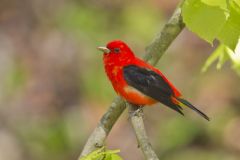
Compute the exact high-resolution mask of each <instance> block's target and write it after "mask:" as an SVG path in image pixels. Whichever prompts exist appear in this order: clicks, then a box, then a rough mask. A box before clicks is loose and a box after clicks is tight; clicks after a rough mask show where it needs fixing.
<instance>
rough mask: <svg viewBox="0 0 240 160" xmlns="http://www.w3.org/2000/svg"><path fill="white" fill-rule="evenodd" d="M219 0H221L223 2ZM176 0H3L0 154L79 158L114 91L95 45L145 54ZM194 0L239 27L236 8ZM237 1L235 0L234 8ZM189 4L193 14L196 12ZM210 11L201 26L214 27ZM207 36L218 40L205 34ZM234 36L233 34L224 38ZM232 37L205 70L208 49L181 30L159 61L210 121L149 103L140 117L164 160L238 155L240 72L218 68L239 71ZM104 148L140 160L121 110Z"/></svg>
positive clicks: (33, 159)
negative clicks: (124, 46)
mask: <svg viewBox="0 0 240 160" xmlns="http://www.w3.org/2000/svg"><path fill="white" fill-rule="evenodd" d="M188 2H190V0H189V1H188ZM219 2H221V4H223V5H221V6H219V5H218V4H219ZM234 2H238V1H234ZM177 3H178V1H164V0H159V1H155V0H151V1H137V0H134V1H104V0H101V1H96V0H89V1H84V0H80V1H77V0H70V1H66V0H61V1H59V0H53V1H48V0H34V1H31V0H25V1H18V0H10V1H9V0H3V1H2V2H1V6H0V26H1V27H0V77H1V78H0V105H1V106H0V159H1V160H2V159H3V160H5V159H7V160H40V159H44V160H53V159H57V160H65V159H76V158H77V157H78V156H79V153H80V151H81V150H82V147H83V145H84V143H85V141H86V139H87V136H88V135H89V134H90V132H91V131H92V129H93V128H94V127H95V126H96V123H97V122H98V120H99V118H100V116H101V115H102V114H103V113H104V111H105V108H106V107H107V106H108V105H109V104H110V103H111V100H112V98H113V97H114V96H115V93H114V91H113V89H112V87H111V84H110V82H109V81H108V80H107V78H106V76H105V74H104V69H103V65H102V55H101V53H99V52H98V51H97V50H96V47H97V46H102V45H105V44H106V43H107V42H108V41H110V40H112V39H122V40H124V41H126V42H127V43H128V44H129V46H131V48H132V49H133V51H134V52H136V54H137V55H138V56H142V53H143V52H144V49H145V46H146V45H147V44H148V43H150V41H151V40H152V38H153V37H154V35H155V34H156V33H157V32H158V31H159V30H160V28H161V26H162V24H164V23H165V21H167V20H168V18H169V15H171V13H172V11H173V9H174V8H175V7H176V4H177ZM196 3H197V2H196ZM199 3H202V4H201V5H200V6H195V7H201V6H205V8H204V9H207V10H208V9H209V8H214V9H215V10H217V13H220V14H219V15H222V16H223V17H217V18H216V17H215V18H214V19H215V20H216V21H217V20H218V19H221V18H223V19H224V21H225V22H226V23H225V24H224V25H226V28H227V27H231V24H233V26H235V23H232V22H233V21H235V19H236V18H235V16H234V15H235V14H231V13H229V10H228V11H226V12H227V13H226V14H228V15H229V16H226V14H224V15H223V14H222V10H224V13H225V10H226V8H227V9H228V6H227V5H225V1H224V0H221V1H220V0H219V1H218V0H211V1H206V0H201V1H200V2H199ZM237 4H238V3H234V4H232V5H231V6H232V7H235V9H236V6H237ZM206 5H207V6H206ZM185 7H186V6H185ZM219 8H220V9H219ZM198 9H199V11H202V9H201V8H198ZM235 9H234V11H235ZM219 10H220V11H219ZM194 11H195V10H192V11H191V12H193V13H192V14H193V15H195V12H194ZM231 11H233V10H230V12H231ZM236 11H237V10H236ZM234 13H235V12H234ZM204 15H205V14H204ZM231 15H233V16H231ZM196 16H197V14H196ZM205 16H206V15H205ZM230 17H232V19H234V20H233V21H232V20H231V19H230ZM189 18H191V17H189ZM210 18H211V17H208V20H209V21H207V22H206V21H205V20H204V21H203V23H201V25H206V24H207V23H209V24H212V23H211V22H214V21H211V19H210ZM196 20H197V19H196ZM228 23H229V24H228ZM215 24H217V23H215ZM193 25H194V23H193ZM213 25H214V24H213ZM199 26H200V24H199ZM219 26H222V24H219ZM196 27H197V26H196ZM217 27H218V26H217ZM209 29H212V28H211V27H210V28H209ZM216 30H217V29H216ZM201 33H203V34H204V33H208V32H205V31H201ZM222 33H225V32H222ZM234 33H235V32H234ZM236 33H238V31H236ZM236 35H237V34H236ZM204 36H206V37H207V36H211V37H210V38H216V35H215V37H214V35H211V34H206V35H205V34H204ZM200 37H201V36H200ZM206 37H204V38H205V39H206ZM231 37H233V38H234V37H235V35H234V36H230V37H227V38H231ZM207 38H209V37H207ZM217 39H218V37H217ZM208 40H209V39H208ZM211 40H212V39H211ZM219 40H221V39H219ZM230 40H231V41H230ZM230 40H229V39H226V41H227V42H229V44H228V43H225V41H223V40H222V41H221V42H222V43H223V44H221V45H220V46H219V47H218V48H217V49H216V50H215V51H214V52H213V54H212V55H211V56H210V57H209V59H208V60H207V62H206V64H205V67H204V69H205V70H206V69H208V72H205V74H200V73H199V72H198V71H199V70H200V68H201V66H202V64H203V63H204V60H205V59H206V57H207V56H208V54H209V53H211V52H212V50H213V49H211V47H210V46H209V45H207V44H206V43H204V42H202V41H200V40H199V39H197V38H196V36H193V35H192V34H191V33H190V32H188V31H184V32H183V33H181V34H180V35H179V37H178V38H177V39H176V40H175V41H174V43H173V44H172V45H171V47H170V48H169V50H168V53H167V54H165V55H164V56H163V58H162V59H161V61H160V63H159V64H158V67H159V68H161V70H162V72H163V73H164V74H166V76H167V77H168V78H169V79H170V80H171V81H173V83H174V84H176V86H177V87H178V88H180V89H181V90H184V91H185V92H184V93H183V94H184V95H185V97H186V98H189V100H191V101H192V102H193V103H194V104H196V105H197V106H198V105H199V106H200V107H199V108H200V109H201V110H203V111H204V112H206V113H207V114H208V115H209V116H210V117H211V121H210V122H209V123H206V122H204V121H201V118H199V117H198V116H196V115H195V114H194V113H193V114H192V116H191V115H189V114H191V112H189V114H186V117H179V116H178V115H176V114H175V113H174V112H171V111H169V110H167V109H166V110H165V109H164V107H152V108H149V112H148V113H146V115H145V116H146V119H145V122H146V123H147V125H146V126H147V127H148V133H149V137H150V138H151V140H152V142H154V148H155V149H156V150H157V151H158V153H159V155H160V156H161V159H165V160H167V159H169V160H174V159H197V158H198V159H199V160H201V159H208V160H215V159H224V160H225V159H226V160H227V159H233V160H234V159H238V158H239V157H240V155H239V151H240V147H239V143H238V141H236V139H238V137H239V136H240V131H239V128H240V126H239V124H240V123H239V118H238V117H239V115H240V110H239V106H240V101H239V94H240V89H239V77H237V76H235V74H232V73H231V72H230V70H229V69H228V68H227V67H224V65H223V64H225V62H227V61H230V62H231V63H232V67H233V69H234V70H236V71H237V72H239V57H238V55H239V51H237V50H235V53H232V51H230V50H229V47H230V45H232V44H234V43H235V41H234V39H230ZM230 42H231V44H230ZM186 44H187V45H186ZM227 47H228V48H227ZM230 48H231V47H230ZM215 61H218V62H217V63H218V64H217V67H218V68H220V67H221V68H222V70H221V73H220V72H215V71H213V70H211V69H209V67H210V65H212V64H213V63H214V62H215ZM201 107H202V108H201ZM204 107H205V108H204ZM146 110H148V109H146ZM107 146H109V147H111V148H119V149H120V150H121V153H119V154H120V155H121V157H122V158H123V159H131V160H139V159H143V157H141V153H140V152H139V150H138V148H137V143H136V140H135V137H134V135H133V131H132V129H131V127H129V126H128V123H127V117H126V116H123V118H120V120H119V121H118V123H117V124H116V126H115V127H114V128H113V131H112V132H111V134H110V136H109V137H108V141H107ZM103 153H104V152H103ZM108 153H109V154H110V155H111V158H112V159H114V157H115V159H120V157H119V156H117V155H116V154H115V152H114V154H112V153H113V152H112V151H109V152H108ZM196 155H197V156H196ZM109 159H110V156H109Z"/></svg>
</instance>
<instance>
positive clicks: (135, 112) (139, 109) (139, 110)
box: [129, 104, 144, 117]
mask: <svg viewBox="0 0 240 160" xmlns="http://www.w3.org/2000/svg"><path fill="white" fill-rule="evenodd" d="M131 105H132V108H133V109H132V110H130V111H129V115H130V117H133V116H141V117H143V115H144V114H143V105H141V106H138V105H135V104H131Z"/></svg>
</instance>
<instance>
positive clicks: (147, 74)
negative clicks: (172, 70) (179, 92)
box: [123, 65, 183, 115]
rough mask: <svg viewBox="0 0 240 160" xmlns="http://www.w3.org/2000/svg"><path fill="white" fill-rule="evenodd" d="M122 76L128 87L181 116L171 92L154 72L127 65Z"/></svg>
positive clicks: (179, 108)
mask: <svg viewBox="0 0 240 160" xmlns="http://www.w3.org/2000/svg"><path fill="white" fill-rule="evenodd" d="M123 76H124V79H125V80H126V82H127V83H128V85H130V86H132V87H134V88H136V89H137V90H139V91H141V92H142V93H144V94H146V95H147V96H149V97H151V98H153V99H155V100H157V101H159V102H161V103H163V104H165V105H166V106H168V107H170V108H171V109H173V110H175V111H177V112H179V113H180V114H182V115H183V113H182V111H181V109H182V108H181V107H180V106H179V105H176V104H174V103H173V102H172V100H171V96H173V94H174V93H173V90H172V89H171V87H170V86H169V84H168V83H167V82H166V81H165V80H164V79H163V77H161V76H160V75H159V74H157V73H156V72H154V71H152V70H148V69H146V68H142V67H138V66H136V65H128V66H125V67H124V68H123Z"/></svg>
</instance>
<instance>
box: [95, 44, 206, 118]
mask: <svg viewBox="0 0 240 160" xmlns="http://www.w3.org/2000/svg"><path fill="white" fill-rule="evenodd" d="M98 49H99V50H101V51H103V52H104V54H103V61H104V67H105V71H106V73H107V75H108V78H109V80H110V81H111V83H112V86H113V88H114V90H115V91H116V92H117V94H118V95H120V96H121V97H123V98H124V99H126V100H127V101H128V102H130V103H132V104H135V105H139V106H143V105H151V104H154V103H157V102H161V103H162V104H164V105H166V106H168V107H170V108H171V109H173V110H175V111H177V112H179V113H180V114H182V115H184V114H183V112H182V107H183V106H187V107H189V108H191V109H193V110H194V111H196V112H197V113H198V114H200V115H201V116H202V117H204V118H205V119H207V120H209V118H208V116H207V115H205V114H204V113H203V112H201V111H200V110H198V109H197V108H196V107H194V106H193V105H192V104H191V103H190V102H188V101H187V100H185V99H183V98H182V94H181V93H180V92H179V91H178V90H177V89H176V88H175V87H174V86H173V85H172V83H171V82H170V81H169V80H168V79H167V78H166V77H165V76H164V75H163V74H162V73H161V72H160V71H159V70H158V69H157V68H155V67H153V66H151V65H150V64H148V63H146V62H144V61H143V60H141V59H139V58H137V57H136V56H135V55H134V53H133V52H132V50H131V49H130V48H129V47H128V45H127V44H125V43H124V42H122V41H120V40H115V41H112V42H109V43H108V44H107V46H106V47H98Z"/></svg>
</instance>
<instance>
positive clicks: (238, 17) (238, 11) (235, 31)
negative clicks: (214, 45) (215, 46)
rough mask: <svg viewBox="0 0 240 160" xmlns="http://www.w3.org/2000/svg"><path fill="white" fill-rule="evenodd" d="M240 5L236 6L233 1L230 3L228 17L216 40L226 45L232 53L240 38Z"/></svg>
mask: <svg viewBox="0 0 240 160" xmlns="http://www.w3.org/2000/svg"><path fill="white" fill-rule="evenodd" d="M239 5H240V3H239V4H237V3H236V2H235V1H230V3H229V10H230V15H229V17H228V19H227V21H226V23H225V24H224V26H223V28H222V29H221V32H219V35H218V36H217V38H218V39H219V40H220V42H222V43H224V44H225V45H227V46H228V47H229V48H231V49H232V50H233V51H234V50H235V48H236V45H237V43H238V39H239V37H240V6H239Z"/></svg>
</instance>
